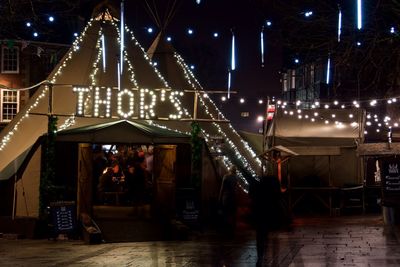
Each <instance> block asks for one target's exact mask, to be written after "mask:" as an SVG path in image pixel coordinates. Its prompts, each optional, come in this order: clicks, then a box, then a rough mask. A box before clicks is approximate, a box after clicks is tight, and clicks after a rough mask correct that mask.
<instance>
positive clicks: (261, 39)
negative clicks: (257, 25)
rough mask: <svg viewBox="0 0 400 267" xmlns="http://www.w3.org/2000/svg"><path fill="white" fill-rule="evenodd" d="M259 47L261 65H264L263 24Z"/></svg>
mask: <svg viewBox="0 0 400 267" xmlns="http://www.w3.org/2000/svg"><path fill="white" fill-rule="evenodd" d="M260 48H261V66H262V67H264V26H263V27H261V34H260Z"/></svg>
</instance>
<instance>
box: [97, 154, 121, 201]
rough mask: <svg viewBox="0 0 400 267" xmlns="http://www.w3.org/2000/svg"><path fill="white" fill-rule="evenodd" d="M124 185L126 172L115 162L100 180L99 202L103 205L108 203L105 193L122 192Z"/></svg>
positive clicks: (98, 187)
mask: <svg viewBox="0 0 400 267" xmlns="http://www.w3.org/2000/svg"><path fill="white" fill-rule="evenodd" d="M124 184H125V175H124V172H123V171H122V169H121V167H120V166H119V163H118V161H116V160H114V161H113V162H112V163H111V166H110V167H108V168H106V169H105V170H104V172H103V174H102V175H101V176H100V178H99V184H98V186H97V192H98V195H99V200H100V201H102V202H103V203H105V202H107V199H105V192H119V191H122V190H123V186H124Z"/></svg>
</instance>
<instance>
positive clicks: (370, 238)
mask: <svg viewBox="0 0 400 267" xmlns="http://www.w3.org/2000/svg"><path fill="white" fill-rule="evenodd" d="M254 237H255V234H254V232H253V231H252V230H251V229H248V228H243V229H239V230H238V231H237V233H236V236H235V238H223V237H221V235H220V234H219V233H217V232H216V231H207V232H203V233H201V234H197V235H194V236H193V237H192V239H191V240H188V241H155V242H154V241H151V242H126V243H105V244H99V245H87V244H85V243H84V242H83V241H77V240H66V241H49V240H28V239H21V240H8V239H5V238H0V266H138V267H139V266H140V267H142V266H157V267H162V266H171V267H172V266H185V267H189V266H227V267H228V266H255V265H256V260H257V255H256V248H255V238H254ZM399 237H400V231H399V229H398V228H397V227H389V226H384V225H383V221H382V218H381V216H379V215H368V216H339V217H323V218H296V219H295V220H294V226H293V229H292V230H291V231H290V232H280V233H274V234H271V236H270V239H269V246H268V248H267V257H266V259H265V261H264V266H400V238H399Z"/></svg>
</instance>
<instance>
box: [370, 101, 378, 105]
mask: <svg viewBox="0 0 400 267" xmlns="http://www.w3.org/2000/svg"><path fill="white" fill-rule="evenodd" d="M376 103H377V101H376V100H371V102H369V104H370V106H375V105H376Z"/></svg>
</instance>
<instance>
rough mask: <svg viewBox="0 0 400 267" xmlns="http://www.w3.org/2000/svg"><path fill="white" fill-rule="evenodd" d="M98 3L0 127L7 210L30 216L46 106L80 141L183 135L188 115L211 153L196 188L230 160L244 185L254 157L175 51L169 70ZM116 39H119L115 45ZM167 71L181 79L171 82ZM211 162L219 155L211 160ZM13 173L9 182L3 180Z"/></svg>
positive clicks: (213, 181)
mask: <svg viewBox="0 0 400 267" xmlns="http://www.w3.org/2000/svg"><path fill="white" fill-rule="evenodd" d="M101 10H102V11H101V12H102V13H99V14H96V15H95V16H94V17H93V18H92V19H91V20H90V21H89V22H88V24H87V26H86V27H85V28H84V30H83V32H82V33H81V35H80V36H78V37H77V38H76V40H75V42H74V43H73V45H72V47H71V49H70V51H69V52H68V53H67V54H66V55H65V57H64V58H63V59H62V60H61V61H60V63H59V64H58V65H57V66H56V68H55V69H54V70H53V72H52V73H51V74H50V75H49V77H48V79H47V81H45V82H43V83H42V84H41V86H40V87H39V88H38V89H37V90H36V92H35V93H34V94H33V96H32V97H31V98H30V100H29V102H28V103H27V104H26V105H25V106H24V107H23V108H22V109H21V110H20V112H19V113H18V114H17V116H16V117H15V118H14V119H13V120H12V121H11V122H10V123H9V124H8V125H7V127H6V128H5V129H4V130H3V131H2V132H1V133H0V180H5V181H8V182H9V184H12V187H13V188H14V189H15V191H14V192H15V197H13V198H12V199H11V200H8V202H13V203H15V205H16V206H15V207H14V208H13V215H15V216H17V217H18V216H20V217H21V216H22V217H26V216H28V217H37V216H38V209H39V184H40V175H41V165H42V146H41V145H35V146H34V144H38V142H39V141H40V138H42V136H43V135H45V134H46V133H47V130H48V115H49V114H52V115H54V116H57V118H58V125H57V126H58V132H57V136H58V137H57V138H58V139H57V140H58V141H63V142H64V141H65V142H68V141H74V142H82V143H84V142H98V141H100V142H101V141H107V142H138V141H139V140H140V141H141V142H146V143H174V144H176V143H179V142H188V134H190V131H191V129H192V128H191V123H192V122H193V121H196V122H198V123H199V124H200V127H201V137H202V138H203V139H204V140H205V144H206V147H205V149H204V151H205V152H203V154H204V153H206V152H207V153H208V154H209V155H217V156H216V157H214V158H210V156H209V155H206V156H204V155H203V156H204V157H203V158H205V159H204V161H203V181H202V183H203V184H202V187H203V188H204V187H207V188H208V190H203V191H204V192H206V193H205V194H206V195H203V196H202V197H203V198H204V199H212V198H213V197H215V196H214V195H215V194H217V192H218V189H219V188H218V187H219V181H218V178H217V177H218V175H217V174H215V173H216V170H220V171H221V172H222V171H223V169H224V168H225V167H226V166H228V165H229V164H232V163H238V164H240V165H241V166H240V167H241V170H242V172H243V175H242V176H241V177H242V178H243V180H242V181H243V185H244V186H245V185H246V180H245V174H249V175H250V176H255V175H256V174H257V172H258V168H259V167H260V162H259V160H258V159H255V157H254V155H255V153H254V152H253V150H252V148H251V147H250V146H249V144H248V143H247V142H245V141H244V140H243V139H242V138H241V137H240V136H239V134H238V133H237V132H236V131H235V130H234V129H233V127H232V126H231V124H230V123H229V121H228V120H227V119H225V117H224V116H223V115H222V114H221V113H220V111H219V110H218V109H217V107H216V105H215V104H214V103H213V102H212V100H211V99H210V98H209V97H207V94H206V92H205V91H204V90H203V89H202V88H201V86H200V84H199V83H198V82H197V80H196V79H195V77H194V75H193V73H191V72H190V70H189V68H187V66H186V64H185V63H184V61H183V59H182V58H181V57H180V56H179V55H178V54H177V53H176V52H174V53H173V54H170V56H172V57H173V59H174V60H173V61H171V62H170V63H171V64H172V63H173V64H172V65H171V66H173V68H174V70H175V71H174V72H172V73H165V72H161V71H160V70H159V69H158V68H157V67H156V66H155V64H154V60H152V59H151V58H149V56H148V55H147V54H146V52H145V50H144V49H143V47H142V46H141V45H140V44H139V42H138V41H137V40H136V38H135V36H134V35H133V32H132V31H131V30H130V29H129V28H128V27H127V26H126V25H124V26H125V27H124V32H123V33H124V35H123V36H124V38H121V37H122V32H121V31H120V29H119V21H118V19H117V18H115V16H112V15H111V14H110V13H109V12H108V10H105V11H104V10H103V9H101ZM121 39H124V40H125V43H124V44H123V46H121ZM121 47H123V54H122V56H120V54H121ZM121 59H122V61H121ZM164 75H167V76H164ZM172 77H179V79H180V80H181V81H182V82H181V83H175V81H173V80H172ZM169 79H171V82H170V81H169ZM221 118H222V119H221ZM138 138H141V139H138ZM221 139H222V140H223V146H224V148H225V150H226V151H229V152H230V153H228V154H227V155H221V154H218V153H217V151H218V149H219V148H220V147H219V146H218V145H220V144H218V145H217V144H216V143H217V142H216V141H215V140H221ZM183 140H185V141H183ZM215 162H220V163H218V165H217V167H216V166H214V165H215ZM220 166H222V167H223V168H219V167H220ZM205 172H209V173H205ZM13 177H14V178H16V180H15V181H16V182H15V185H14V183H13V182H10V181H11V180H10V178H13ZM204 177H206V178H204ZM207 194H208V195H207ZM13 199H15V200H16V201H15V202H14V201H13ZM6 202H7V201H6Z"/></svg>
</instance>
